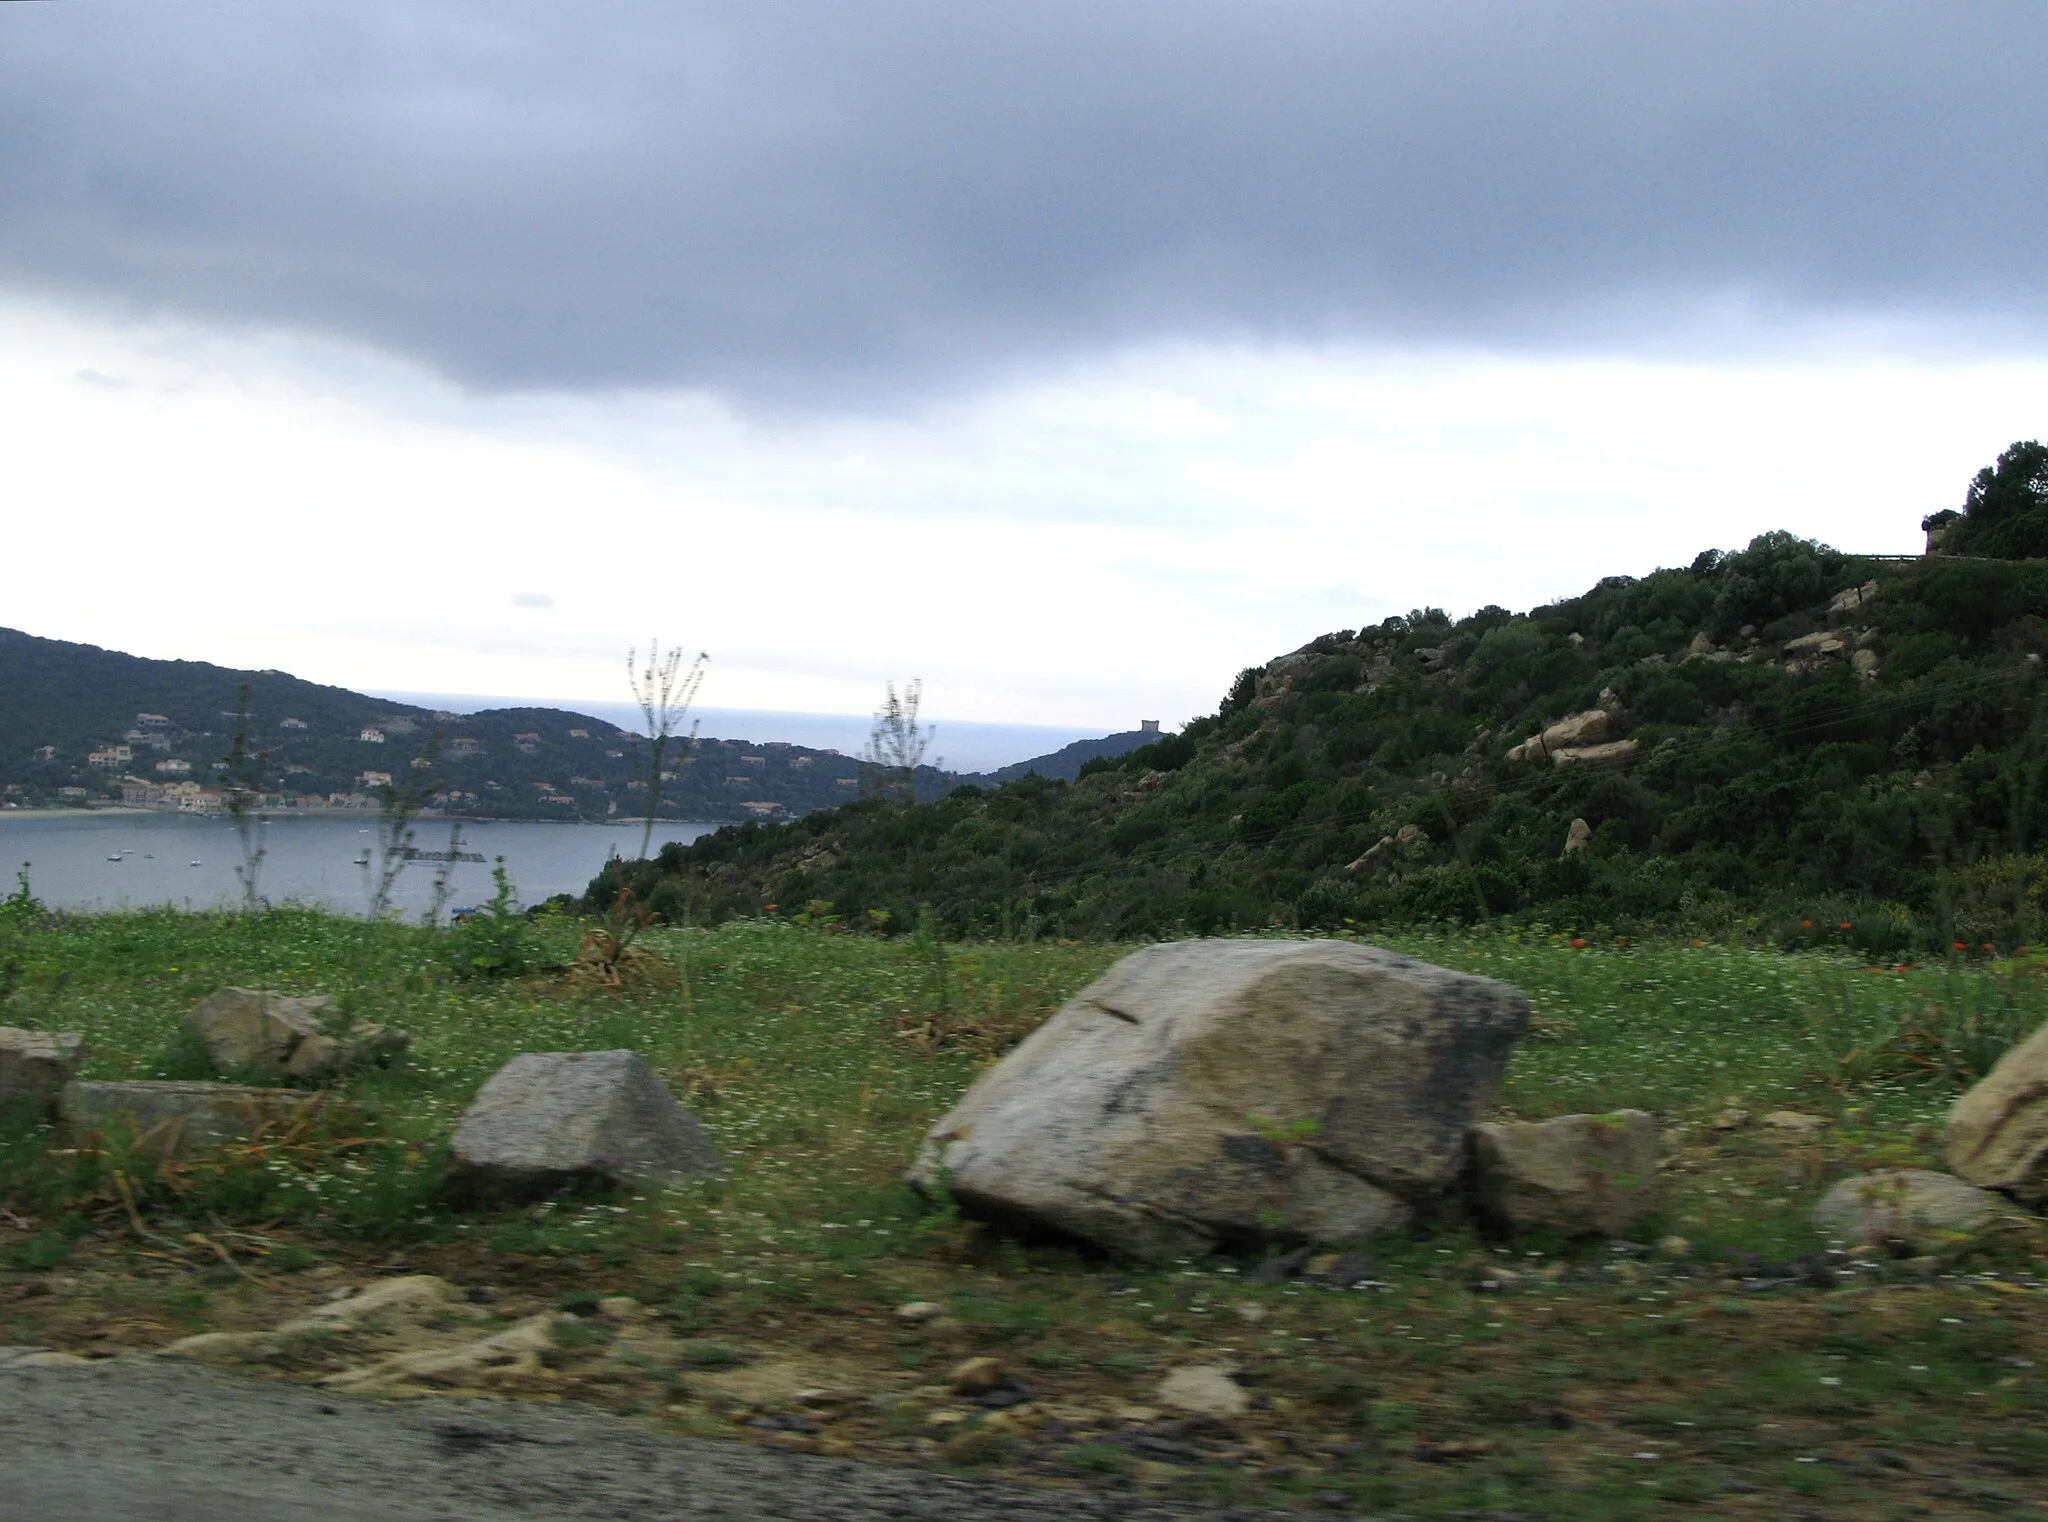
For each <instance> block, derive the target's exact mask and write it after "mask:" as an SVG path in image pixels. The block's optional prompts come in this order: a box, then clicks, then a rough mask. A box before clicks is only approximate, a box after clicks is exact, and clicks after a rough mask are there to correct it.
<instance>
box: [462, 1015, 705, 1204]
mask: <svg viewBox="0 0 2048 1522" xmlns="http://www.w3.org/2000/svg"><path fill="white" fill-rule="evenodd" d="M454 1152H455V1167H456V1170H457V1173H458V1175H459V1176H460V1177H461V1178H462V1179H463V1180H464V1181H465V1182H466V1183H468V1184H469V1185H471V1186H472V1187H475V1188H479V1189H482V1190H484V1191H486V1192H489V1193H493V1194H504V1195H515V1196H517V1195H532V1194H547V1193H552V1192H554V1191H556V1190H559V1189H564V1188H571V1187H574V1186H576V1185H578V1184H581V1183H588V1182H591V1181H602V1182H605V1183H611V1184H621V1183H625V1182H627V1181H629V1180H631V1181H635V1182H640V1183H647V1184H654V1185H663V1184H668V1183H671V1182H673V1181H674V1180H676V1179H679V1178H683V1177H686V1176H689V1175H708V1176H719V1175H722V1174H723V1173H724V1171H725V1168H724V1165H723V1164H721V1163H720V1162H719V1160H718V1153H717V1151H716V1150H715V1149H714V1148H713V1147H712V1145H711V1142H710V1139H709V1138H708V1137H706V1136H705V1134H704V1131H703V1128H702V1127H700V1126H699V1125H698V1124H697V1120H696V1117H695V1116H693V1115H692V1114H690V1112H689V1111H688V1110H686V1109H684V1108H683V1107H682V1105H680V1104H679V1103H677V1102H676V1097H675V1095H673V1094H671V1093H670V1092H669V1091H668V1086H667V1085H666V1084H664V1083H663V1082H662V1081H661V1079H660V1078H658V1077H656V1076H655V1072H654V1069H652V1068H650V1067H649V1066H648V1065H647V1061H646V1059H645V1058H643V1057H642V1056H641V1055H640V1054H639V1053H638V1052H631V1051H613V1052H527V1053H525V1054H524V1055H522V1056H518V1057H514V1058H513V1059H512V1060H511V1061H510V1062H508V1063H506V1064H505V1065H504V1066H503V1067H502V1068H500V1069H498V1071H497V1072H496V1073H494V1074H492V1075H491V1078H490V1081H489V1082H487V1083H486V1084H485V1085H484V1086H483V1088H482V1089H480V1090H479V1091H478V1092H477V1096H476V1099H475V1101H474V1102H473V1103H472V1104H471V1105H470V1107H469V1111H468V1113H467V1114H465V1115H464V1116H463V1117H462V1124H461V1126H460V1127H458V1128H457V1130H456V1132H455V1143H454Z"/></svg>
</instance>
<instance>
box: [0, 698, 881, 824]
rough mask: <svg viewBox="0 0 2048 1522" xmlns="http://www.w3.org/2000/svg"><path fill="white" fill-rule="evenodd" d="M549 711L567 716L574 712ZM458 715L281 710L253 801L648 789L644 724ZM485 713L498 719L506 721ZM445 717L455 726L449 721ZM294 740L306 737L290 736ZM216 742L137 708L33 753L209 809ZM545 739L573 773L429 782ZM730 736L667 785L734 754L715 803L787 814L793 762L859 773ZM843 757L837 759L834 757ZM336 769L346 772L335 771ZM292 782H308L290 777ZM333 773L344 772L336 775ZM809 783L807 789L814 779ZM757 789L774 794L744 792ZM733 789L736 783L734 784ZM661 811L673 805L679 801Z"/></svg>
mask: <svg viewBox="0 0 2048 1522" xmlns="http://www.w3.org/2000/svg"><path fill="white" fill-rule="evenodd" d="M549 717H550V718H551V719H555V720H562V719H569V718H578V717H580V716H576V715H569V714H550V715H549ZM463 723H464V719H463V716H460V715H456V714H452V713H442V712H435V713H427V714H425V715H422V716H419V717H415V716H413V715H410V714H402V713H401V714H384V715H379V716H378V718H377V720H376V721H375V722H374V723H366V724H355V723H351V724H349V725H347V726H346V727H345V730H344V732H343V733H341V734H339V735H335V734H328V735H324V736H323V735H321V734H319V732H318V730H317V729H316V725H315V724H314V723H313V722H310V721H308V720H306V719H303V718H300V717H298V716H297V715H295V714H287V715H285V716H283V717H282V718H280V719H278V720H276V722H275V727H276V730H277V732H278V740H277V741H276V742H271V741H270V740H268V739H267V738H266V740H265V741H264V743H265V744H266V745H267V746H269V748H268V749H266V750H263V751H262V752H260V753H259V754H260V755H261V761H260V762H259V765H260V767H261V768H262V769H263V770H265V771H268V772H274V773H275V776H274V777H273V778H266V779H265V780H266V782H267V783H269V784H270V785H265V786H261V787H256V788H252V789H250V790H249V792H248V794H247V798H248V802H249V803H250V805H251V806H253V807H256V808H259V809H262V810H264V811H266V812H282V811H292V812H299V813H358V812H360V813H376V812H377V811H378V810H379V809H380V808H381V807H383V806H384V803H385V800H386V799H388V798H389V797H390V795H391V793H392V791H393V789H394V788H396V787H402V786H403V785H404V783H405V781H406V779H407V777H408V774H411V773H415V772H430V773H433V774H434V776H433V778H432V779H431V780H430V781H429V783H428V790H427V791H425V792H424V793H422V794H421V796H420V802H421V804H422V808H423V812H427V813H438V814H476V813H481V814H485V815H489V816H493V817H496V816H500V815H504V814H507V813H511V814H515V815H520V816H527V817H531V816H532V815H533V814H535V813H539V814H540V815H541V816H542V817H547V816H550V815H551V816H553V817H558V818H564V819H593V818H611V817H613V816H615V815H617V814H618V813H619V812H620V805H621V803H622V802H623V803H625V804H627V805H628V809H627V812H628V813H629V814H632V813H636V812H638V811H639V810H640V808H641V807H642V799H641V798H640V797H638V796H636V795H641V794H644V792H645V790H646V788H647V786H648V781H647V778H646V777H645V776H640V775H628V774H625V773H626V772H627V771H628V770H629V769H631V768H634V767H636V766H638V767H644V765H645V756H644V744H643V743H642V742H641V741H640V737H639V736H637V735H633V734H631V733H630V732H627V731H623V730H618V729H615V728H614V727H612V726H610V725H606V724H603V723H601V722H600V721H598V720H594V719H583V720H582V722H579V723H559V722H558V723H554V724H551V725H549V726H548V727H547V728H542V727H538V723H537V724H536V727H533V728H527V729H513V730H511V731H510V732H509V734H500V735H495V736H494V735H492V734H489V733H478V734H470V733H464V732H459V729H460V727H461V726H462V725H463ZM488 727H489V728H490V729H500V728H502V726H501V725H498V724H490V725H489V726H488ZM450 730H456V731H458V732H454V733H449V731H450ZM444 735H446V738H445V740H444V739H443V736H444ZM293 741H297V742H299V743H298V744H297V745H296V746H294V745H292V743H291V742H293ZM316 741H326V742H328V743H325V744H316V743H315V742H316ZM249 743H250V745H254V744H255V743H256V742H255V741H253V740H252V741H250V742H249ZM337 746H338V747H339V748H344V749H347V748H353V749H355V750H356V751H357V752H358V753H359V755H360V757H361V758H362V759H363V760H364V761H368V760H370V759H372V758H374V759H375V760H378V761H383V762H384V764H383V765H381V766H378V765H369V764H362V765H355V766H353V768H352V769H350V768H349V763H348V762H347V761H343V762H341V763H339V764H338V765H337V764H336V763H335V762H334V761H332V760H329V762H328V764H326V765H324V766H323V765H321V764H319V761H320V759H321V757H320V754H319V753H322V752H326V753H330V754H331V752H332V751H333V750H335V749H336V748H337ZM221 748H222V737H221V736H220V735H219V734H218V733H217V732H213V731H197V732H195V731H192V730H187V729H183V728H180V727H179V726H178V725H176V724H175V723H174V722H173V721H172V719H171V718H170V716H169V715H166V714H162V713H155V712H149V711H139V712H137V713H136V714H135V717H134V722H133V724H132V725H131V726H130V727H129V728H128V729H127V730H125V731H124V732H123V733H122V735H121V738H120V739H119V740H118V741H109V742H105V743H102V744H99V745H96V746H91V747H89V748H86V749H85V750H83V752H82V753H81V752H77V751H74V752H73V753H72V754H70V755H65V754H63V753H62V752H61V751H60V749H59V747H58V746H56V745H54V744H44V745H41V746H38V747H36V748H35V749H34V750H33V751H32V752H31V757H32V759H33V760H34V761H35V762H37V763H39V764H40V765H41V766H43V767H46V768H51V769H57V768H64V767H67V766H68V767H69V768H71V769H72V770H73V771H74V772H76V770H77V769H78V768H79V767H80V766H81V765H82V767H83V768H84V770H85V772H86V777H85V778H82V779H81V780H79V781H74V782H59V783H57V784H56V785H55V786H54V787H51V788H49V789H47V790H46V791H47V793H48V795H49V796H50V797H51V798H53V799H54V800H55V801H57V802H58V803H59V805H60V806H62V805H69V806H71V807H77V808H92V807H109V806H114V805H118V806H120V807H124V808H132V809H151V810H158V811H162V812H166V813H188V814H215V813H220V812H223V811H224V810H226V809H227V808H228V806H229V803H230V801H231V799H230V791H231V789H230V785H229V784H228V782H227V781H226V779H225V776H224V774H225V773H227V772H228V771H229V769H230V762H228V761H227V760H223V759H217V758H214V759H209V756H210V755H211V753H213V752H217V751H219V750H220V749H221ZM544 748H545V749H546V750H547V751H549V752H554V751H558V750H572V751H575V752H579V753H580V754H578V755H577V757H576V759H577V760H579V761H580V762H581V763H582V765H581V766H580V767H575V768H572V769H569V770H567V772H566V775H563V774H561V773H559V772H558V773H557V774H556V775H553V776H532V775H517V776H516V777H515V778H514V780H501V779H500V778H499V777H497V776H483V777H480V778H474V779H472V778H469V777H467V776H466V775H465V778H464V780H465V782H466V784H467V785H434V784H435V783H436V782H438V780H439V777H440V774H442V773H445V772H448V771H451V770H454V771H458V772H461V773H464V774H468V773H472V772H475V771H476V770H478V768H479V767H482V766H484V764H485V763H486V762H487V760H488V759H490V758H491V756H492V753H493V751H494V750H495V751H496V752H497V753H498V754H497V759H499V760H500V761H501V762H509V763H511V764H510V765H501V766H499V767H497V768H496V770H499V771H504V772H508V773H513V774H530V773H531V772H532V771H533V770H534V769H535V765H534V763H535V762H536V761H538V759H539V758H540V757H541V756H542V754H543V750H544ZM733 748H734V747H732V746H729V745H728V744H727V742H723V741H716V740H714V741H707V742H703V743H702V744H701V745H700V746H693V747H690V748H689V751H688V753H685V754H681V755H677V756H675V757H674V758H673V759H672V760H671V761H670V762H669V763H667V764H666V765H665V766H664V769H663V771H662V774H661V780H662V782H663V784H664V786H665V787H667V786H673V785H675V784H677V783H678V782H679V781H681V780H682V779H683V778H684V777H685V776H686V775H687V774H688V771H689V769H693V768H696V767H698V766H701V765H703V764H704V763H705V762H706V761H713V762H721V761H722V762H726V763H729V764H730V765H732V766H735V767H736V768H737V770H735V771H733V772H731V773H730V774H728V775H720V776H719V777H718V778H717V780H716V786H717V787H718V788H719V790H720V792H721V793H722V794H724V795H725V796H721V797H719V798H718V800H717V802H716V804H715V805H713V807H714V808H715V810H716V812H717V815H718V816H719V817H726V818H732V817H738V818H742V819H744V818H753V819H776V818H789V817H791V815H792V813H793V812H795V811H796V810H795V809H793V807H792V802H791V799H790V798H789V796H788V794H789V792H790V789H789V788H788V787H787V786H785V785H783V784H786V783H787V782H789V781H790V780H791V778H792V776H793V777H794V778H796V779H799V780H801V781H808V780H810V779H809V778H808V776H807V775H806V774H809V773H811V772H813V771H814V770H816V769H817V768H818V767H819V765H820V762H821V761H823V762H825V763H826V767H827V770H828V771H832V772H836V773H838V774H837V775H831V776H828V777H825V778H822V779H819V780H822V781H823V782H824V783H825V785H826V786H827V787H829V788H830V789H831V794H830V796H832V797H834V798H837V799H840V800H843V799H844V798H847V797H851V796H853V795H854V794H855V793H856V792H857V790H858V787H859V777H858V775H857V771H856V769H855V763H853V762H852V761H850V760H849V759H848V758H846V757H843V756H838V755H835V754H833V753H830V752H813V751H805V750H802V749H801V748H799V747H797V746H794V745H788V744H783V743H780V742H768V743H765V744H762V745H760V746H758V747H755V748H754V749H752V750H746V749H739V750H738V753H737V754H734V755H727V754H726V752H727V751H728V750H730V749H733ZM393 749H399V750H400V754H397V755H391V756H387V754H386V753H385V752H387V751H389V750H393ZM636 752H638V756H637V758H636V755H635V753H636ZM286 753H303V754H305V755H306V757H307V759H306V760H280V759H279V756H280V754H286ZM835 762H836V763H839V764H838V765H837V766H834V765H832V763H835ZM337 771H339V772H340V773H341V775H340V776H336V775H335V774H336V773H337ZM145 773H153V774H154V775H146V774H145ZM95 774H96V775H95ZM295 782H296V783H300V785H298V786H294V783H295ZM337 782H338V783H339V784H340V785H338V786H337V785H335V784H336V783H337ZM0 786H4V795H0V799H4V803H5V805H6V806H10V807H15V808H20V807H25V806H29V803H30V798H31V793H32V791H33V790H32V788H31V786H30V785H29V784H26V783H23V782H9V783H6V784H4V785H0ZM688 791H689V792H691V793H698V792H700V791H701V790H700V789H698V788H690V789H688ZM802 791H803V792H804V793H806V794H810V793H813V792H814V791H815V790H814V789H812V788H803V789H802ZM763 792H767V793H771V794H773V795H774V796H767V797H760V796H747V795H748V794H758V793H763ZM733 793H738V794H740V795H741V796H737V797H734V796H730V795H731V794H733ZM36 801H38V802H40V801H46V800H44V799H37V800H36ZM806 801H808V799H807V800H806ZM821 801H822V800H821ZM813 806H815V805H813ZM661 812H663V813H664V814H667V813H671V812H673V806H671V807H666V808H663V809H662V811H661Z"/></svg>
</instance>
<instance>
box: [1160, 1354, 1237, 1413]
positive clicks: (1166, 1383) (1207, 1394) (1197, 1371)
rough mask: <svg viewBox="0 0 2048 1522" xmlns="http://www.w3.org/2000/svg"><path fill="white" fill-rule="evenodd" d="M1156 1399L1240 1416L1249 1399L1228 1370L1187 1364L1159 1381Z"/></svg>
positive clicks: (1179, 1407)
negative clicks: (1157, 1397)
mask: <svg viewBox="0 0 2048 1522" xmlns="http://www.w3.org/2000/svg"><path fill="white" fill-rule="evenodd" d="M1159 1399H1160V1400H1161V1401H1162V1402H1164V1403H1165V1404H1166V1405H1169V1406H1172V1407H1174V1408H1175V1409H1176V1410H1180V1411H1192V1412H1194V1413H1195V1415H1197V1416H1214V1417H1219V1418H1225V1417H1235V1416H1243V1415H1244V1414H1245V1412H1247V1411H1249V1410H1251V1408H1252V1398H1251V1396H1250V1395H1248V1394H1247V1393H1246V1392H1245V1388H1244V1386H1243V1385H1241V1384H1239V1383H1238V1382H1237V1381H1236V1380H1234V1379H1232V1378H1231V1377H1230V1371H1229V1370H1228V1369H1225V1368H1221V1367H1219V1366H1218V1365H1215V1364H1190V1365H1188V1366H1187V1367H1185V1368H1180V1369H1175V1370H1174V1371H1173V1372H1172V1373H1171V1374H1168V1375H1167V1376H1166V1378H1164V1379H1162V1380H1161V1381H1160V1382H1159Z"/></svg>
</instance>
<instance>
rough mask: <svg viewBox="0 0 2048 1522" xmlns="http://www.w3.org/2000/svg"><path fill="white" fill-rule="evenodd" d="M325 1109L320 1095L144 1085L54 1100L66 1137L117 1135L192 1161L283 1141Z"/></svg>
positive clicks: (114, 1085) (75, 1091) (130, 1083)
mask: <svg viewBox="0 0 2048 1522" xmlns="http://www.w3.org/2000/svg"><path fill="white" fill-rule="evenodd" d="M325 1108H326V1101H325V1100H324V1098H323V1096H321V1095H318V1094H308V1093H306V1092H305V1091H304V1090H302V1089H257V1088H247V1087H244V1086H243V1085H241V1084H234V1083H170V1082H157V1081H154V1080H145V1079H129V1080H123V1081H119V1082H108V1083H72V1084H67V1085H66V1086H65V1088H64V1092H63V1095H62V1096H61V1098H60V1100H59V1112H60V1118H61V1119H62V1121H63V1124H64V1127H65V1129H66V1130H67V1131H69V1132H70V1133H71V1134H72V1135H74V1136H78V1135H85V1134H88V1133H99V1134H101V1135H103V1136H109V1137H110V1138H111V1137H113V1136H115V1135H116V1134H118V1139H119V1140H120V1141H121V1142H122V1143H123V1144H124V1145H131V1146H133V1147H135V1148H136V1150H138V1151H140V1152H142V1153H144V1154H146V1155H147V1156H150V1157H156V1158H171V1157H195V1156H199V1155H202V1154H204V1153H207V1152H214V1151H218V1150H220V1149H221V1148H222V1147H226V1146H232V1145H234V1144H237V1143H243V1142H251V1141H259V1140H262V1139H264V1138H266V1137H276V1136H282V1135H284V1134H286V1133H287V1132H288V1131H290V1130H291V1129H292V1128H293V1127H294V1126H297V1125H299V1124H300V1123H301V1122H305V1121H310V1120H311V1119H313V1118H315V1117H317V1116H318V1115H319V1114H321V1113H322V1112H323V1111H324V1110H325Z"/></svg>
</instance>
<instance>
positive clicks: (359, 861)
mask: <svg viewBox="0 0 2048 1522" xmlns="http://www.w3.org/2000/svg"><path fill="white" fill-rule="evenodd" d="M369 864H370V853H369V852H368V851H365V852H363V854H362V855H360V856H358V857H357V858H356V865H357V866H359V867H367V866H368V865H369Z"/></svg>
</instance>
